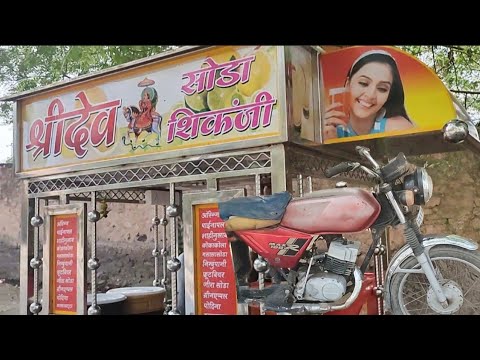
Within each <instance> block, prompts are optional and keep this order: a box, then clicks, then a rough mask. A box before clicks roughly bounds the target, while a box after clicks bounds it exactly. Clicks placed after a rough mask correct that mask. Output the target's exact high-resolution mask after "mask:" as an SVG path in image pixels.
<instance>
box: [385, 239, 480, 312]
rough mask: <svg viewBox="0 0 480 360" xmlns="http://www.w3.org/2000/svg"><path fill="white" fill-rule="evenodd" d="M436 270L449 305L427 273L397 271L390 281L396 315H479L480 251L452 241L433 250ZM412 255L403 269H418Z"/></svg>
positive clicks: (404, 263)
mask: <svg viewBox="0 0 480 360" xmlns="http://www.w3.org/2000/svg"><path fill="white" fill-rule="evenodd" d="M430 259H431V260H432V263H433V266H434V268H435V271H436V272H437V273H439V274H441V277H440V279H441V280H440V283H441V285H442V287H443V289H444V293H445V295H446V296H447V300H448V302H449V306H448V307H447V308H443V307H442V306H441V305H440V304H439V303H438V301H437V299H436V297H435V294H434V292H433V290H432V289H431V287H430V284H429V283H428V280H427V278H426V276H425V274H423V273H422V274H418V273H397V274H395V275H394V276H393V278H392V281H391V311H392V314H394V315H440V314H446V315H480V253H479V252H478V251H471V250H466V249H463V248H459V247H454V246H449V245H438V246H435V247H433V248H432V249H431V250H430ZM419 267H420V266H419V264H418V262H417V259H416V258H414V257H412V256H410V257H408V258H407V259H405V261H404V262H403V263H402V264H401V268H402V269H418V268H419Z"/></svg>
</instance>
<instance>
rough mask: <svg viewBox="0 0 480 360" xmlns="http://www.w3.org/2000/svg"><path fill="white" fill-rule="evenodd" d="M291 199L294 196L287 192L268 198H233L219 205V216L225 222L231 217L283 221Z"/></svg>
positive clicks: (268, 196)
mask: <svg viewBox="0 0 480 360" xmlns="http://www.w3.org/2000/svg"><path fill="white" fill-rule="evenodd" d="M291 199H292V195H291V194H290V193H289V192H287V191H283V192H279V193H275V194H272V195H267V196H248V197H239V198H233V199H231V200H228V201H224V202H220V203H219V204H218V209H219V215H220V217H221V218H222V220H224V221H226V220H228V219H229V218H230V217H231V216H239V217H242V218H248V219H257V220H281V218H282V216H283V214H284V212H285V208H286V207H287V205H288V203H289V202H290V200H291Z"/></svg>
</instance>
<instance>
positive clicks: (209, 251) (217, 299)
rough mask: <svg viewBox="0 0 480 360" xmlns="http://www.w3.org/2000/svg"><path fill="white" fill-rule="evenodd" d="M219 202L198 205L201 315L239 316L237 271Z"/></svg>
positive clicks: (198, 292)
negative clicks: (220, 213) (234, 266)
mask: <svg viewBox="0 0 480 360" xmlns="http://www.w3.org/2000/svg"><path fill="white" fill-rule="evenodd" d="M218 215H219V214H218V206H217V204H203V205H196V206H195V244H196V250H197V251H196V255H195V261H196V265H195V268H196V276H195V279H196V281H197V284H196V289H197V301H196V303H197V314H200V315H236V314H237V289H236V282H235V270H234V268H233V261H232V254H231V251H230V244H229V242H228V238H227V234H226V233H225V231H224V226H225V224H224V222H223V220H222V219H221V218H220V217H219V216H218Z"/></svg>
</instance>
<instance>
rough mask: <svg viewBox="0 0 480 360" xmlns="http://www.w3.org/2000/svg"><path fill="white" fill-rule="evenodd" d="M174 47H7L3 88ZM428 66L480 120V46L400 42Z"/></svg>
mask: <svg viewBox="0 0 480 360" xmlns="http://www.w3.org/2000/svg"><path fill="white" fill-rule="evenodd" d="M172 48H174V46H3V47H0V91H2V90H3V92H5V91H6V92H7V94H12V93H16V92H21V91H27V90H32V89H34V88H36V87H39V86H44V85H48V84H51V83H54V82H56V81H61V80H66V79H70V78H74V77H76V76H79V75H84V74H88V73H91V72H94V71H98V70H101V69H105V68H108V67H111V66H115V65H119V64H122V63H125V62H128V61H132V60H136V59H140V58H143V57H146V56H151V55H154V54H158V53H161V52H162V51H166V50H169V49H172ZM400 48H401V49H403V50H404V51H406V52H408V53H410V54H412V55H414V56H416V57H418V58H419V59H420V60H422V61H423V62H424V63H425V64H427V65H428V66H430V67H431V68H432V69H433V70H434V71H435V72H436V73H437V75H438V76H439V77H440V79H441V80H442V81H443V82H444V83H445V84H446V86H447V87H448V88H449V89H450V90H451V91H452V92H453V93H455V95H456V96H457V98H459V99H460V100H461V101H462V103H463V104H464V106H465V108H466V109H467V110H468V111H469V113H470V114H471V115H472V117H473V118H474V119H480V115H479V114H480V101H478V100H479V96H480V84H479V82H480V76H479V75H480V46H455V45H449V46H446V45H445V46H400ZM11 106H12V104H11V103H8V102H3V103H0V122H1V121H3V122H7V123H9V122H11V118H12V116H11Z"/></svg>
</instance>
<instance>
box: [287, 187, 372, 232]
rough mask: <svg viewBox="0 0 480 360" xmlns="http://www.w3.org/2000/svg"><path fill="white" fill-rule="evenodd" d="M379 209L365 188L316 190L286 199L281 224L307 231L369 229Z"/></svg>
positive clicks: (354, 230)
mask: <svg viewBox="0 0 480 360" xmlns="http://www.w3.org/2000/svg"><path fill="white" fill-rule="evenodd" d="M380 210H381V207H380V204H379V203H378V201H377V199H375V197H374V196H373V194H372V193H370V192H368V191H367V190H364V189H360V188H339V189H327V190H320V191H315V192H313V193H310V194H307V195H305V196H304V197H302V198H298V199H294V200H292V201H290V203H289V204H288V206H287V209H286V211H285V214H284V216H283V219H282V222H281V225H282V226H283V227H287V228H290V229H294V230H297V231H301V232H305V233H310V234H315V233H317V234H318V233H321V234H342V233H351V232H357V231H362V230H365V229H367V228H369V227H370V226H371V225H372V224H373V223H374V222H375V220H376V219H377V217H378V215H379V214H380Z"/></svg>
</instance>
